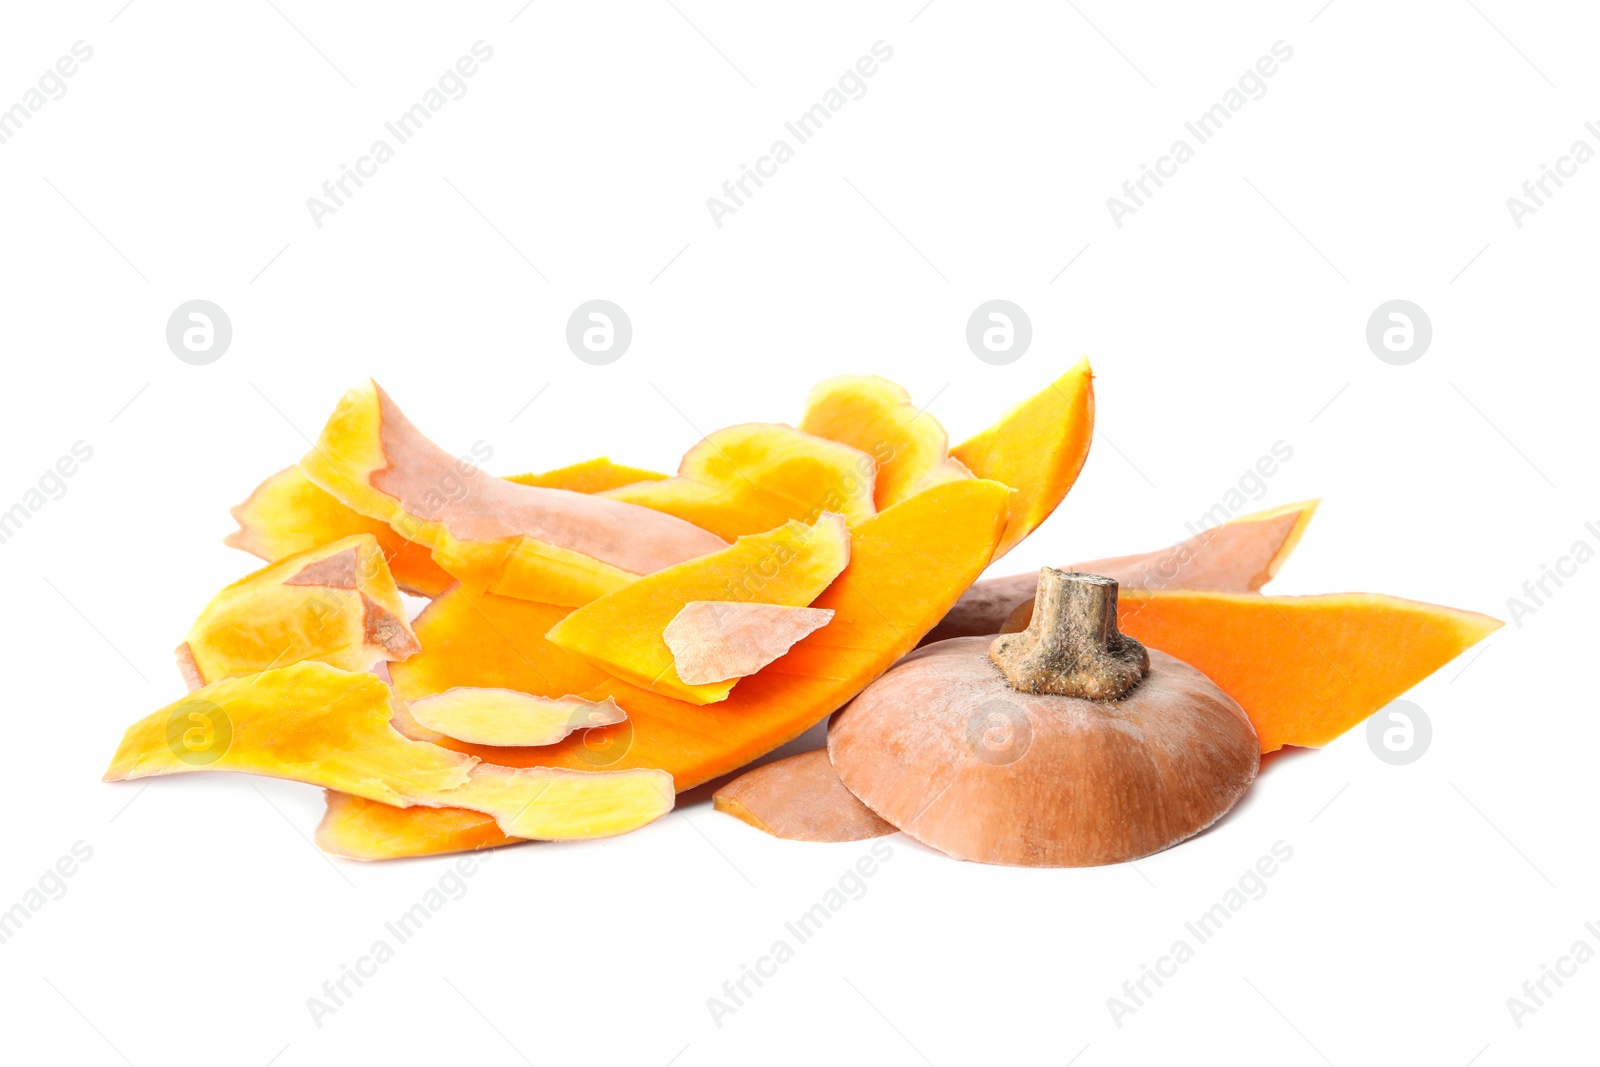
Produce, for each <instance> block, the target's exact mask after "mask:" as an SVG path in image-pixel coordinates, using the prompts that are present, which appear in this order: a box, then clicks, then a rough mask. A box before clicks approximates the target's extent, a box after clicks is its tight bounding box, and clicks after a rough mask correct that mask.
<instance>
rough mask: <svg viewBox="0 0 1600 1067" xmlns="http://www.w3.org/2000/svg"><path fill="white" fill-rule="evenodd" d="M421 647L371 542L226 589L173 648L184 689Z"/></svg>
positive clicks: (397, 655)
mask: <svg viewBox="0 0 1600 1067" xmlns="http://www.w3.org/2000/svg"><path fill="white" fill-rule="evenodd" d="M419 647H420V646H419V645H418V644H417V638H416V635H415V634H414V633H412V631H411V627H410V626H408V625H407V624H406V622H405V611H404V608H403V606H402V604H401V602H400V591H399V589H398V588H396V586H395V582H394V579H393V578H392V577H391V575H390V573H389V568H388V565H387V564H386V563H385V562H384V556H383V550H382V548H381V547H380V546H379V544H378V541H377V539H376V538H374V537H373V536H372V535H371V534H366V533H361V534H355V535H353V536H350V537H346V538H343V539H341V540H338V541H334V542H333V543H331V544H328V545H323V546H321V547H319V548H313V549H309V550H307V551H304V552H298V553H295V554H294V555H291V556H286V557H284V558H283V559H281V560H279V561H278V562H277V563H271V564H268V565H267V566H265V567H262V568H261V569H260V570H257V571H255V572H253V573H251V574H248V575H246V576H245V577H243V578H241V579H239V580H238V581H236V582H234V583H232V584H231V585H229V586H227V587H226V588H224V589H223V590H222V591H221V592H219V593H218V594H217V595H216V596H215V597H213V598H212V599H211V602H210V603H209V604H207V605H206V607H205V610H204V611H202V612H201V613H200V616H199V618H197V619H196V620H195V622H194V625H192V626H191V627H190V628H189V634H188V637H187V638H186V639H185V640H184V642H183V644H181V645H179V646H178V649H177V653H176V655H177V659H178V669H179V670H180V672H182V674H183V676H184V679H185V681H186V682H188V684H189V686H190V688H199V687H200V686H203V685H205V684H206V683H208V682H215V681H219V680H221V679H224V678H237V677H240V676H242V675H247V674H254V673H255V672H257V671H262V670H266V669H267V668H268V667H275V666H288V665H289V664H292V663H298V662H300V661H301V660H307V659H314V660H320V661H322V662H324V663H330V664H332V665H334V666H336V667H342V668H344V669H346V670H351V671H364V670H369V669H371V668H372V667H373V666H374V665H375V664H377V663H380V662H384V661H387V660H401V659H405V658H406V657H407V656H409V655H411V654H412V653H414V652H416V651H417V650H418V648H419Z"/></svg>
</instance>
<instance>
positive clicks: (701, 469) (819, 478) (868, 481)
mask: <svg viewBox="0 0 1600 1067" xmlns="http://www.w3.org/2000/svg"><path fill="white" fill-rule="evenodd" d="M876 476H877V463H876V461H875V460H874V457H872V456H870V455H868V454H866V453H865V452H861V451H859V450H857V449H855V448H851V447H850V446H848V445H846V444H840V443H838V442H836V441H831V440H827V439H826V438H823V437H817V436H814V435H812V434H809V433H804V432H802V431H800V430H797V429H795V428H794V427H793V426H788V425H785V424H783V423H761V422H750V423H743V424H741V425H738V426H729V427H727V428H725V429H721V430H717V431H715V432H713V433H711V434H708V435H707V436H706V437H705V438H703V439H702V440H701V441H699V442H698V443H697V444H696V445H695V446H694V447H693V448H691V449H690V450H689V451H688V452H687V453H685V454H684V457H683V462H682V463H680V464H679V466H678V473H677V474H676V475H675V476H674V477H671V478H667V479H665V480H662V481H649V482H639V483H636V484H634V485H625V486H621V487H619V488H616V489H612V490H610V491H608V492H607V493H606V494H605V495H606V496H608V497H610V498H612V499H613V500H623V501H627V502H628V503H631V504H637V505H641V506H643V507H647V508H650V509H652V510H655V511H661V512H665V513H667V514H670V515H676V516H678V517H679V518H681V519H683V520H685V521H687V522H691V523H694V524H695V525H696V526H699V527H702V528H704V529H707V530H710V531H711V532H713V533H715V534H717V535H718V536H719V537H722V538H724V539H726V540H729V541H731V540H733V539H734V538H737V537H741V536H743V535H745V534H754V533H764V532H765V531H767V530H770V529H773V528H774V527H776V526H781V525H783V524H784V523H785V522H788V521H790V520H796V521H799V522H804V523H808V524H809V523H812V522H815V521H816V519H817V516H818V515H820V514H821V513H822V512H825V511H834V512H838V513H840V514H842V515H843V516H844V517H845V519H846V521H848V522H849V523H850V524H852V525H854V524H856V523H859V522H863V521H865V520H866V519H868V518H871V517H872V515H873V514H874V513H875V512H876V510H877V509H876V508H875V507H874V506H873V501H872V487H873V482H874V479H875V478H876Z"/></svg>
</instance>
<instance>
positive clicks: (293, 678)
mask: <svg viewBox="0 0 1600 1067" xmlns="http://www.w3.org/2000/svg"><path fill="white" fill-rule="evenodd" d="M392 699H393V696H392V694H391V692H390V690H389V687H388V686H386V685H385V684H384V683H383V682H382V680H380V679H379V678H377V677H376V676H374V675H370V674H354V673H351V672H348V671H342V670H339V669H338V668H337V667H330V666H328V665H326V664H322V663H316V662H310V661H307V662H304V663H297V664H294V665H293V666H289V667H279V668H275V669H273V670H270V671H264V672H262V673H261V674H257V675H253V676H250V677H247V678H235V679H227V680H224V681H221V682H216V683H213V684H212V685H209V686H206V687H205V688H204V689H201V690H198V691H196V692H194V693H191V694H189V696H188V697H186V698H184V699H183V700H180V701H177V702H176V703H174V704H171V705H169V706H167V707H165V708H161V709H160V710H158V711H155V712H153V713H151V714H150V715H148V716H146V717H145V718H144V719H142V720H140V721H139V722H137V723H134V724H133V725H132V726H130V727H129V728H128V731H127V733H126V734H125V735H124V737H123V739H122V744H121V746H120V747H119V748H118V750H117V754H116V756H115V757H114V758H113V759H112V762H111V766H110V767H109V768H108V769H107V771H106V774H105V778H106V780H107V781H126V780H130V779H134V778H146V777H151V776H157V775H167V774H182V773H188V772H193V771H202V770H221V771H242V772H245V773H249V774H261V775H267V776H269V777H274V778H286V779H289V780H291V781H298V782H305V783H307V784H310V785H320V786H323V787H324V788H327V789H336V790H339V791H341V792H344V793H350V794H353V795H355V796H358V797H364V798H366V799H368V800H374V801H379V802H381V803H385V804H389V805H392V806H394V807H400V808H404V807H410V806H412V805H419V806H423V807H458V808H469V809H471V810H474V811H481V812H484V813H485V814H488V815H492V816H493V817H494V818H495V821H496V822H497V823H498V824H499V826H500V829H501V830H502V831H503V832H504V833H506V834H508V835H514V836H517V837H523V838H533V839H538V840H549V841H554V840H567V839H580V838H591V837H605V836H610V835H612V834H619V833H625V832H627V831H629V830H633V829H637V828H638V827H640V826H643V825H645V824H646V823H649V822H651V821H653V820H655V819H657V818H660V817H661V816H662V815H664V814H666V813H667V812H668V811H670V810H671V809H672V803H673V787H672V778H671V776H670V775H668V774H666V773H665V772H663V771H657V770H650V769H643V768H640V769H634V770H627V771H573V770H565V769H561V768H510V767H496V766H487V765H483V764H480V761H479V760H478V759H477V758H476V757H474V756H468V755H465V754H463V753H460V752H453V751H451V750H449V749H446V748H442V747H440V746H437V745H431V744H428V743H426V742H420V741H411V740H408V739H407V738H405V737H403V736H402V735H401V734H399V733H398V732H396V731H395V730H394V728H393V727H392V726H390V723H389V719H390V715H391V706H390V701H391V700H392Z"/></svg>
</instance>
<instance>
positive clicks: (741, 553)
mask: <svg viewBox="0 0 1600 1067" xmlns="http://www.w3.org/2000/svg"><path fill="white" fill-rule="evenodd" d="M849 560H850V532H849V530H848V529H847V528H846V526H845V520H844V516H843V515H839V514H837V513H834V512H824V513H823V514H822V516H821V517H820V518H818V519H817V520H816V521H815V522H814V523H812V524H811V525H809V526H807V525H805V524H803V523H799V522H796V521H794V520H793V519H791V520H789V521H788V522H786V523H785V524H784V525H782V526H779V527H778V528H777V529H775V530H770V531H768V532H767V533H763V534H748V535H746V536H744V537H741V538H739V539H738V540H737V541H735V542H734V543H733V544H732V545H730V546H729V547H727V548H725V549H723V550H722V551H721V552H715V553H712V554H711V555H708V556H702V557H700V558H699V559H693V560H689V561H687V562H685V563H680V564H678V565H676V566H673V567H668V568H666V569H665V570H661V571H657V572H656V573H655V574H652V575H649V576H647V577H644V578H641V579H639V580H638V581H636V582H634V583H632V584H631V585H629V586H627V587H626V588H624V589H621V590H618V591H617V592H615V593H612V594H610V595H609V596H605V597H601V598H600V599H598V600H594V601H591V602H589V603H588V604H585V605H584V606H583V607H581V608H578V609H576V610H575V611H573V612H572V613H571V614H570V615H568V616H566V618H564V619H562V620H561V621H560V622H558V623H556V624H555V625H554V626H552V627H551V628H550V631H549V633H547V634H546V635H545V637H546V638H547V639H548V640H549V641H550V643H551V644H553V645H555V646H556V647H557V648H561V649H564V650H566V651H568V652H571V653H573V654H574V655H577V656H581V657H582V658H583V659H586V660H588V661H589V662H590V663H592V664H594V665H595V666H596V667H599V668H600V669H601V670H604V671H607V672H608V673H610V674H613V675H615V676H616V677H618V678H620V679H622V680H624V681H627V682H631V683H632V684H634V685H636V686H639V687H641V688H644V689H648V690H652V691H654V692H657V693H661V694H664V695H667V696H672V697H676V698H677V699H679V700H684V701H688V702H689V703H691V704H710V703H713V702H715V701H720V700H726V699H727V697H728V694H729V693H730V692H732V691H733V687H734V685H735V684H736V683H737V682H738V681H739V678H738V676H731V677H725V678H724V679H723V680H720V681H713V682H702V683H698V684H696V683H691V682H688V681H685V680H684V679H683V678H681V677H680V676H679V674H678V671H677V667H676V656H675V655H674V653H673V650H672V648H670V647H669V646H668V643H667V639H666V630H667V629H669V628H670V627H671V624H672V623H673V621H674V619H675V618H676V617H677V616H678V615H680V614H681V613H682V612H683V610H684V609H685V608H686V607H687V605H689V604H690V603H692V602H694V601H704V600H711V599H724V598H734V599H737V600H738V601H741V602H746V601H748V602H752V603H757V604H763V605H779V606H787V607H796V608H799V607H805V606H806V605H807V604H809V603H811V601H813V600H815V599H816V597H817V596H818V595H819V594H820V593H821V592H822V591H823V590H824V589H826V588H827V587H828V586H829V585H830V584H831V583H832V582H833V580H834V579H835V578H836V577H838V575H839V573H840V572H841V571H842V570H844V568H845V565H846V564H847V563H848V562H849ZM830 617H831V616H830ZM801 636H804V635H803V634H798V635H796V636H795V638H794V640H798V639H799V638H800V637H801ZM793 643H794V641H793V640H791V641H790V642H789V643H788V645H785V646H784V648H785V649H787V648H788V646H789V645H792V644H793ZM762 666H765V664H762Z"/></svg>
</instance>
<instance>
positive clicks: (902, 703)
mask: <svg viewBox="0 0 1600 1067" xmlns="http://www.w3.org/2000/svg"><path fill="white" fill-rule="evenodd" d="M828 752H829V755H830V757H831V758H832V760H833V764H834V767H835V769H836V770H837V771H838V773H839V776H840V778H841V779H842V780H843V781H844V784H845V785H846V786H847V787H848V788H849V789H850V791H851V792H853V793H855V795H856V796H857V797H859V798H860V799H861V800H862V802H863V803H865V804H866V805H867V806H868V807H869V808H871V809H872V810H873V811H875V812H877V813H878V815H880V816H881V817H883V818H884V819H885V820H887V821H888V822H890V823H892V824H894V825H895V826H897V827H899V828H900V829H901V830H903V831H905V832H906V833H908V834H910V835H911V836H912V837H914V838H916V839H917V840H919V841H921V842H922V843H923V844H926V845H928V846H930V847H932V848H935V849H938V850H939V851H941V852H944V853H946V854H948V855H950V856H954V857H956V858H957V859H967V860H976V861H979V862H983V863H1000V864H1010V865H1016V866H1028V867H1083V866H1094V865H1098V864H1104V863H1116V862H1121V861H1124V860H1134V859H1139V858H1140V857H1142V856H1148V855H1150V854H1151V853H1153V852H1159V851H1161V850H1162V849H1164V848H1168V847H1170V846H1172V845H1174V844H1177V843H1178V842H1179V841H1182V840H1184V839H1185V838H1187V837H1190V836H1192V835H1193V834H1196V833H1198V832H1199V831H1201V830H1203V829H1205V828H1206V827H1207V826H1209V825H1211V824H1212V823H1213V822H1215V821H1216V820H1217V819H1218V818H1220V817H1221V816H1222V815H1223V814H1224V813H1225V812H1227V811H1228V810H1229V809H1230V808H1232V807H1233V805H1234V804H1235V803H1237V802H1238V800H1239V798H1240V797H1241V796H1243V795H1244V792H1245V790H1246V789H1248V788H1249V785H1250V783H1251V781H1253V780H1254V778H1255V776H1256V772H1257V770H1258V768H1259V764H1260V744H1259V742H1258V740H1257V738H1256V733H1255V729H1254V727H1253V726H1251V724H1250V720H1249V718H1248V717H1247V716H1246V715H1245V713H1244V710H1243V709H1242V708H1240V707H1239V705H1238V703H1237V702H1236V701H1234V700H1233V699H1232V698H1231V697H1229V696H1228V695H1227V694H1226V693H1224V692H1223V691H1222V690H1221V689H1219V688H1218V687H1217V686H1216V685H1215V684H1214V683H1213V682H1212V681H1211V680H1210V679H1209V678H1207V677H1206V676H1205V675H1204V674H1202V673H1201V672H1200V671H1198V670H1196V669H1195V668H1193V667H1191V666H1189V665H1188V664H1187V663H1184V662H1183V661H1181V660H1178V659H1176V658H1174V657H1172V656H1169V655H1167V654H1166V653H1163V652H1159V651H1155V650H1146V649H1145V648H1144V647H1143V646H1142V645H1140V644H1139V643H1138V642H1137V641H1134V640H1133V639H1132V638H1128V637H1125V636H1123V635H1122V634H1121V633H1120V631H1119V630H1118V629H1117V583H1116V582H1115V581H1112V580H1111V579H1109V578H1103V577H1100V576H1097V575H1086V574H1076V573H1069V572H1064V571H1058V570H1054V569H1051V568H1045V570H1043V571H1042V572H1041V573H1040V579H1039V588H1038V595H1037V609H1036V611H1035V612H1034V617H1033V619H1032V621H1030V623H1029V625H1028V628H1027V629H1026V630H1024V631H1022V632H1021V633H1014V634H1005V635H1002V636H1000V637H998V638H993V639H991V638H987V637H959V638H954V639H952V640H948V641H940V642H936V643H934V644H931V645H926V646H924V647H923V648H921V649H918V650H917V651H916V652H914V653H912V654H911V655H909V656H907V657H906V658H905V659H903V660H901V661H900V664H899V665H897V666H896V667H894V668H893V669H892V670H890V671H889V672H888V673H887V674H885V675H884V676H883V677H881V678H879V679H878V680H877V681H875V682H873V683H872V684H871V685H870V686H868V687H867V688H866V689H865V690H864V691H863V692H862V693H861V694H860V695H859V696H857V697H856V699H855V700H854V701H853V702H852V703H851V704H850V705H849V706H848V707H847V708H846V709H845V710H844V711H843V712H841V713H840V714H839V715H838V716H837V717H836V719H835V720H834V723H833V725H832V727H831V729H830V730H829V734H828Z"/></svg>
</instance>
